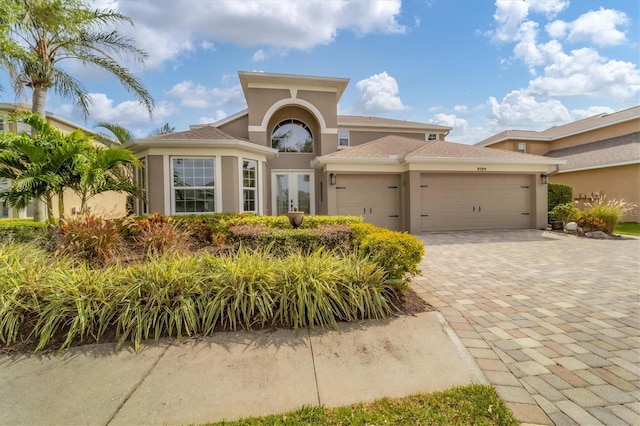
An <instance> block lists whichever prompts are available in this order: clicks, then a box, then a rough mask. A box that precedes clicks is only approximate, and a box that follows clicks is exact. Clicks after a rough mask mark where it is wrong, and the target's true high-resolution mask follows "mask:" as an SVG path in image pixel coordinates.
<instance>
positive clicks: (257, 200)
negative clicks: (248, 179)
mask: <svg viewBox="0 0 640 426" xmlns="http://www.w3.org/2000/svg"><path fill="white" fill-rule="evenodd" d="M245 161H252V162H254V163H256V169H255V170H256V178H255V187H253V188H251V187H245V186H244V162H245ZM238 162H239V167H238V169H239V170H240V173H239V178H240V185H239V187H240V197H239V201H240V206H239V207H240V209H239V211H240V212H242V213H257V214H262V202H261V198H262V197H261V196H260V175H261V172H262V165H261V164H260V161H258V160H255V159H253V158H245V157H239V158H238ZM245 190H253V191H254V192H255V204H256V206H255V210H245V209H244V191H245Z"/></svg>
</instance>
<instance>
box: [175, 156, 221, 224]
mask: <svg viewBox="0 0 640 426" xmlns="http://www.w3.org/2000/svg"><path fill="white" fill-rule="evenodd" d="M168 159H169V176H168V178H169V194H170V199H169V204H170V205H169V211H170V212H171V214H172V215H189V214H209V213H219V212H220V211H221V208H222V206H221V200H220V191H218V186H219V182H220V179H221V176H220V172H219V170H220V167H219V161H218V156H217V155H170V156H168ZM174 159H178V160H213V179H214V185H213V187H210V186H190V187H177V189H213V203H214V206H213V211H212V212H177V211H176V192H175V191H176V187H175V185H174V181H173V160H174Z"/></svg>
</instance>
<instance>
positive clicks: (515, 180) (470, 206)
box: [420, 173, 533, 232]
mask: <svg viewBox="0 0 640 426" xmlns="http://www.w3.org/2000/svg"><path fill="white" fill-rule="evenodd" d="M531 206H532V190H531V177H530V176H528V175H485V174H430V173H424V174H423V175H422V177H421V180H420V230H421V231H423V232H428V231H447V230H470V229H522V228H530V227H531V226H532V217H533V214H532V211H531Z"/></svg>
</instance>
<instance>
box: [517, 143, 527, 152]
mask: <svg viewBox="0 0 640 426" xmlns="http://www.w3.org/2000/svg"><path fill="white" fill-rule="evenodd" d="M518 152H519V153H521V154H526V153H527V143H526V142H518Z"/></svg>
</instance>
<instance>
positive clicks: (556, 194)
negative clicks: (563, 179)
mask: <svg viewBox="0 0 640 426" xmlns="http://www.w3.org/2000/svg"><path fill="white" fill-rule="evenodd" d="M547 199H548V202H549V204H548V209H549V210H553V209H554V208H555V207H556V206H559V205H560V204H566V203H571V202H572V201H573V188H572V187H571V186H569V185H564V184H562V183H550V184H549V185H548V188H547Z"/></svg>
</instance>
